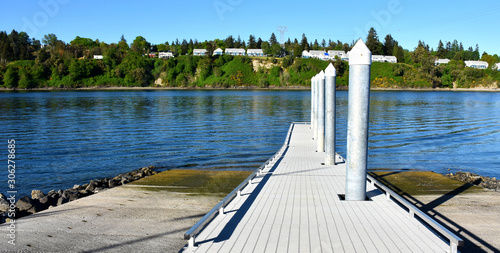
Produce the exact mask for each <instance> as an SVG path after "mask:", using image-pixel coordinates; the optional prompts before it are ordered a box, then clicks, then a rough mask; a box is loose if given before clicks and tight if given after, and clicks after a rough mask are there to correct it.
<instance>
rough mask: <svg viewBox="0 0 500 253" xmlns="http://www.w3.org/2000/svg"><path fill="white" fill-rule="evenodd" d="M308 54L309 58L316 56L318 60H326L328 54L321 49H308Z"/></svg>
mask: <svg viewBox="0 0 500 253" xmlns="http://www.w3.org/2000/svg"><path fill="white" fill-rule="evenodd" d="M309 54H310V55H311V58H316V59H320V60H326V59H327V58H329V57H328V54H327V53H326V52H325V51H323V50H311V51H309Z"/></svg>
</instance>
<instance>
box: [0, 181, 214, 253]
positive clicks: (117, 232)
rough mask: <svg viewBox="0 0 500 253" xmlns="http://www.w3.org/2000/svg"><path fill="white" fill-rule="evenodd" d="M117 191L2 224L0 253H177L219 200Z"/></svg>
mask: <svg viewBox="0 0 500 253" xmlns="http://www.w3.org/2000/svg"><path fill="white" fill-rule="evenodd" d="M159 189H161V188H155V189H154V190H152V189H148V188H142V187H136V186H127V185H125V186H120V187H116V188H113V189H109V190H107V191H104V192H101V193H98V194H95V195H92V196H89V197H86V198H82V199H79V200H76V201H73V202H69V203H67V204H64V205H61V206H58V207H54V208H50V209H48V210H45V211H43V212H40V213H37V214H34V215H31V216H27V217H24V218H21V219H19V220H17V221H16V223H15V224H16V233H15V235H16V240H15V245H11V244H9V243H8V241H9V240H11V239H10V238H9V236H8V234H9V224H8V223H7V224H2V225H0V252H26V251H27V252H178V251H179V250H180V249H182V248H183V246H184V245H185V244H186V241H185V240H183V234H184V232H186V231H187V230H188V229H189V228H190V227H191V226H193V225H194V224H195V223H196V222H197V221H198V220H199V219H201V217H203V215H205V214H206V213H207V212H208V211H209V210H210V209H211V208H212V207H213V206H215V205H216V204H217V203H218V201H220V197H219V196H203V195H188V194H185V193H176V192H169V191H163V190H159Z"/></svg>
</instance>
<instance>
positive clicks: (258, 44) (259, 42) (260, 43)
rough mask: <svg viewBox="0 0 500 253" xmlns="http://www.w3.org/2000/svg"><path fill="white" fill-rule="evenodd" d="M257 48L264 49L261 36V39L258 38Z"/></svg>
mask: <svg viewBox="0 0 500 253" xmlns="http://www.w3.org/2000/svg"><path fill="white" fill-rule="evenodd" d="M257 48H258V49H262V39H261V38H260V37H259V39H258V40H257Z"/></svg>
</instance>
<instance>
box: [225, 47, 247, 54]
mask: <svg viewBox="0 0 500 253" xmlns="http://www.w3.org/2000/svg"><path fill="white" fill-rule="evenodd" d="M225 54H228V55H233V56H241V55H245V49H243V48H226V52H225Z"/></svg>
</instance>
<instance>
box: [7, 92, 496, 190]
mask: <svg viewBox="0 0 500 253" xmlns="http://www.w3.org/2000/svg"><path fill="white" fill-rule="evenodd" d="M337 94H338V99H337V101H338V105H337V106H338V107H337V108H338V112H337V117H338V121H337V123H338V126H337V128H338V131H337V133H338V137H337V138H338V142H337V145H338V147H337V149H338V151H339V152H340V153H341V154H342V155H344V156H345V139H346V132H345V131H346V124H347V123H346V119H347V115H346V114H347V92H342V91H341V92H338V93H337ZM309 110H310V93H309V92H308V91H233V90H230V91H180V90H179V91H171V90H168V91H77V92H76V91H66V92H61V91H59V92H16V93H14V92H0V126H1V130H0V137H1V139H0V140H1V143H3V144H1V145H4V148H3V149H4V150H7V140H9V139H15V140H16V166H17V170H16V179H17V181H16V187H17V188H16V189H17V190H18V191H19V193H20V195H25V194H28V193H29V192H30V191H31V190H32V189H40V190H43V191H44V192H47V191H48V190H51V189H65V188H69V187H72V186H73V185H74V184H82V183H85V182H88V181H89V180H91V179H95V178H103V177H112V176H115V175H117V174H120V173H124V172H128V171H131V170H134V169H137V168H140V167H144V166H150V165H154V166H157V167H160V168H162V169H170V168H193V169H222V170H254V169H255V168H257V167H258V166H259V165H260V164H261V163H262V162H264V161H265V160H267V159H268V158H269V156H270V155H272V154H273V153H274V152H276V150H277V149H279V147H280V146H281V145H282V143H283V141H284V138H285V135H286V132H287V130H288V127H289V125H290V123H291V122H292V121H309V120H310V114H309V113H310V112H309ZM499 143H500V93H488V92H372V94H371V112H370V151H369V154H370V156H369V166H370V168H371V169H389V170H401V169H420V170H432V171H436V172H439V173H445V172H447V171H448V169H449V170H450V171H452V172H455V171H458V170H463V171H472V172H475V173H478V174H482V175H486V176H496V177H500V145H499ZM4 160H5V169H2V170H0V192H3V193H6V191H7V186H8V185H7V176H8V175H7V174H8V173H7V165H6V164H7V152H4Z"/></svg>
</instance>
